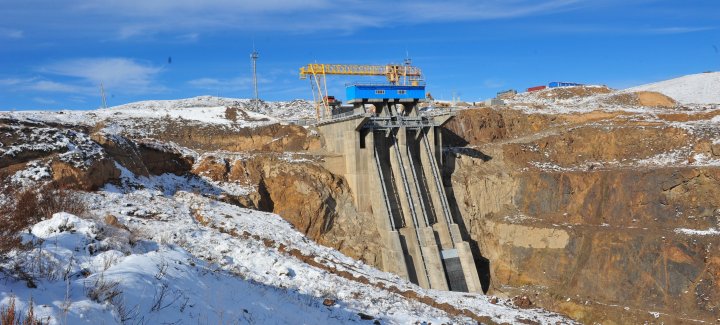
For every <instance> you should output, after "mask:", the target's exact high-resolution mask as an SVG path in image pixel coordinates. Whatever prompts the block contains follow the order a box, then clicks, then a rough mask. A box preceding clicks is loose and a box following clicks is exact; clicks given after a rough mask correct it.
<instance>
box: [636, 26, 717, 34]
mask: <svg viewBox="0 0 720 325" xmlns="http://www.w3.org/2000/svg"><path fill="white" fill-rule="evenodd" d="M715 29H717V28H715V27H662V28H649V29H645V30H642V31H644V32H646V33H650V34H686V33H695V32H704V31H709V30H715Z"/></svg>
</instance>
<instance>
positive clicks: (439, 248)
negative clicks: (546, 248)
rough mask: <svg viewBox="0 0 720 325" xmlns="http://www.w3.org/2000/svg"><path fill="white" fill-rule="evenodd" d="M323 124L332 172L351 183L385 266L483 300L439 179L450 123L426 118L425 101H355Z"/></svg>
mask: <svg viewBox="0 0 720 325" xmlns="http://www.w3.org/2000/svg"><path fill="white" fill-rule="evenodd" d="M349 103H350V104H353V106H352V107H348V108H347V109H345V110H343V111H342V112H338V113H336V114H334V115H333V116H332V118H327V119H324V120H321V121H319V122H318V124H317V127H318V129H319V130H320V132H321V133H322V134H323V138H324V139H326V140H325V144H324V145H325V149H326V150H327V151H328V152H329V153H331V154H334V156H331V157H328V158H327V159H326V162H325V164H326V167H327V168H328V169H330V170H332V171H333V172H335V173H337V174H339V175H343V176H345V178H346V179H347V181H348V183H349V186H350V188H351V190H352V192H353V199H354V200H355V204H356V206H357V208H358V210H359V211H360V212H361V213H367V214H370V215H372V219H373V220H375V224H374V225H367V226H368V227H377V229H378V230H379V233H380V234H381V238H379V240H381V241H382V246H383V248H384V249H383V252H382V265H381V268H382V269H383V270H385V271H388V272H392V273H395V274H398V275H399V276H401V277H403V278H405V279H407V280H409V281H412V282H414V283H416V284H418V285H420V286H422V287H424V288H431V289H437V290H452V291H464V292H482V287H481V282H480V279H479V276H478V270H477V267H476V262H475V259H474V257H473V253H472V252H471V249H470V245H469V243H468V242H466V241H464V240H463V238H462V236H461V232H460V228H459V226H458V224H456V223H455V221H454V220H455V217H457V216H453V213H452V211H453V209H452V208H451V206H450V203H449V202H448V197H447V193H446V191H445V187H444V185H443V182H442V178H441V174H440V166H439V163H441V159H439V158H440V157H441V156H440V154H441V150H442V136H441V134H440V132H439V130H438V128H439V127H440V126H441V125H443V124H444V123H445V122H447V121H448V120H449V119H450V118H452V115H450V114H447V113H446V114H435V115H423V114H420V113H419V112H418V109H417V104H418V103H419V99H417V98H414V99H398V98H395V99H392V98H391V99H387V98H385V99H372V98H371V99H367V98H366V99H354V100H352V101H350V102H349Z"/></svg>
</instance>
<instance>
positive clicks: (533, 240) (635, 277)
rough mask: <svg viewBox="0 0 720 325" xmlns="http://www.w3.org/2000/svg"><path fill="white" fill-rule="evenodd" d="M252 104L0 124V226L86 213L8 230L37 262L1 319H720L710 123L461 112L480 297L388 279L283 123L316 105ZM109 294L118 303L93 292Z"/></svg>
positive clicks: (364, 231)
mask: <svg viewBox="0 0 720 325" xmlns="http://www.w3.org/2000/svg"><path fill="white" fill-rule="evenodd" d="M691 102H695V101H691ZM250 104H251V102H250V101H248V100H238V99H223V98H215V97H197V98H190V99H181V100H175V101H148V102H140V103H132V104H128V105H123V106H121V107H114V108H111V109H107V110H94V111H60V112H0V132H2V134H4V135H5V136H4V137H1V138H0V180H2V183H0V184H2V189H3V191H1V192H0V193H1V194H0V201H2V203H3V204H2V205H0V206H3V207H11V208H12V207H18V206H20V205H19V204H18V202H27V201H28V200H30V199H32V198H33V197H35V200H38V202H40V204H39V205H40V206H50V207H58V206H60V207H65V208H67V207H68V205H67V204H66V205H65V206H63V205H62V204H57V202H56V203H53V202H54V201H52V200H50V201H48V199H47V198H48V197H56V196H57V197H65V196H67V195H68V194H67V193H71V194H72V195H73V197H76V198H77V200H79V201H80V202H79V206H83V207H85V209H84V211H75V210H74V209H72V208H69V209H68V210H70V211H66V212H67V213H60V214H54V213H56V212H61V211H62V210H63V209H60V210H58V211H48V210H49V209H40V211H30V212H32V213H30V214H31V215H33V216H34V217H33V218H29V219H28V220H29V221H28V222H27V224H22V225H20V227H14V228H13V227H9V228H3V229H11V228H12V229H17V233H16V234H18V233H19V234H21V235H22V240H23V242H25V243H32V245H30V246H29V247H16V248H24V249H16V250H15V251H13V252H12V253H9V254H7V255H5V256H4V257H5V259H3V260H2V265H1V266H0V267H1V268H2V272H3V273H2V274H3V276H4V277H5V278H4V280H3V281H4V282H1V283H0V288H1V289H2V290H0V292H1V293H0V299H2V300H1V301H0V304H2V305H3V306H7V305H8V304H9V301H10V299H11V297H13V296H14V297H16V300H17V308H18V309H19V310H20V309H22V310H27V307H28V305H27V302H28V301H29V299H30V297H32V299H33V301H34V302H35V308H34V310H35V312H36V313H37V315H44V316H51V317H54V318H53V319H55V320H56V323H64V321H62V320H63V319H65V318H67V319H71V320H73V322H86V323H96V322H105V323H118V322H121V321H122V320H123V319H126V318H127V317H130V318H132V319H133V320H137V321H136V323H137V322H143V321H144V322H146V323H161V322H168V323H173V322H175V323H178V320H179V321H180V322H182V323H218V322H221V323H222V322H224V323H233V322H238V323H287V322H289V321H291V320H295V319H297V318H301V319H307V322H308V323H321V324H322V323H356V322H368V323H373V322H375V321H377V322H378V323H381V324H405V323H414V322H421V323H422V322H432V323H474V322H478V321H479V322H481V323H489V324H492V323H503V322H507V323H534V322H537V323H541V324H554V323H556V322H559V323H573V322H575V321H577V322H582V323H616V324H637V323H650V324H654V323H666V324H670V323H672V324H685V323H687V324H702V323H711V322H714V321H715V320H716V319H718V318H720V306H718V305H717V303H716V302H717V301H719V300H718V299H720V255H718V252H719V251H718V250H717V249H716V248H717V246H718V245H720V236H719V235H718V234H719V233H720V231H719V230H720V212H719V211H718V209H717V207H718V206H720V186H718V184H720V183H719V182H718V180H720V124H718V123H720V117H719V116H720V109H718V107H717V106H714V105H703V104H683V103H682V102H676V101H675V99H674V98H671V97H668V96H666V95H664V94H661V93H659V92H653V91H645V90H638V91H629V90H621V91H617V90H613V89H609V88H607V87H604V86H584V87H567V88H559V89H547V90H542V91H538V92H533V93H522V94H518V95H517V96H515V97H514V98H512V99H510V100H507V101H506V104H505V105H502V106H494V107H472V108H463V109H458V110H455V111H454V112H453V114H454V117H453V119H451V120H450V121H448V123H446V124H445V125H443V127H442V141H443V145H444V150H443V152H442V166H441V173H442V175H441V177H442V178H443V179H442V181H443V184H444V185H445V188H446V191H447V193H448V194H447V195H448V201H449V204H450V205H451V208H452V209H453V211H454V213H453V215H454V216H457V223H458V225H459V228H460V231H461V234H462V237H463V239H465V238H467V240H468V241H469V242H471V243H472V245H474V247H475V248H476V252H474V253H473V254H475V255H474V257H475V258H476V263H477V265H479V266H480V267H479V268H478V274H482V281H483V285H485V287H484V288H483V289H484V290H487V292H486V295H479V294H467V293H456V292H440V291H436V290H424V289H422V288H420V287H418V286H416V285H414V284H412V283H409V282H407V281H404V280H402V279H400V278H399V277H398V276H396V275H393V274H389V273H384V272H380V271H378V269H376V268H375V267H378V268H380V267H382V265H383V255H382V254H383V249H385V247H383V244H382V243H381V241H379V240H377V239H378V238H379V237H380V233H379V230H378V228H377V227H376V226H375V220H374V219H373V217H372V215H371V214H370V213H363V212H361V211H359V209H358V208H357V206H356V205H355V202H356V201H355V199H354V196H355V195H357V193H353V191H352V190H351V187H350V185H349V181H348V179H346V178H345V177H344V176H343V175H342V171H340V172H338V168H337V161H338V160H339V159H341V158H342V157H338V155H336V154H330V153H328V152H326V151H325V150H324V149H323V146H324V144H325V143H327V141H328V139H327V138H324V137H323V135H322V134H321V132H319V131H318V129H316V128H314V127H303V126H298V125H294V124H293V123H291V122H292V121H291V120H295V119H297V118H302V117H306V116H312V114H313V109H312V106H311V105H309V104H308V103H307V102H298V101H295V102H282V103H272V102H265V103H262V107H264V108H262V109H261V110H257V109H256V108H255V105H254V104H253V105H250ZM434 113H438V112H434ZM55 188H58V189H59V190H56V189H55ZM13 189H14V190H13ZM24 190H30V192H29V193H30V194H27V193H28V192H27V191H24ZM48 191H49V192H48ZM63 191H65V192H63ZM33 193H34V194H33ZM63 193H65V194H64V195H61V194H63ZM33 195H35V196H33ZM23 200H24V201H23ZM30 201H32V200H30ZM43 202H50V203H52V204H46V203H43ZM69 202H70V203H72V202H75V201H72V200H70V201H69ZM76 203H77V202H76ZM0 210H1V209H0ZM16 210H17V211H20V212H23V211H26V210H25V209H16ZM56 210H57V209H56ZM0 212H3V213H5V212H6V211H5V210H2V211H0ZM51 212H52V213H51ZM13 213H15V212H13ZM23 213H25V214H28V212H23ZM7 215H14V214H6V216H7ZM30 219H31V220H30ZM6 220H7V219H6ZM10 220H12V219H10ZM6 224H8V225H12V224H11V223H6ZM16 226H17V225H16ZM28 229H30V230H28ZM0 235H3V233H2V232H0ZM0 249H2V245H0ZM48 270H54V271H52V272H49V271H48ZM57 270H61V271H57ZM62 270H67V271H62ZM161 270H164V271H162V272H161ZM101 280H102V281H101ZM103 283H106V284H107V285H105V286H100V287H101V288H104V287H108V286H109V287H110V289H113V290H110V292H111V293H112V292H120V293H117V294H112V295H110V296H108V295H98V294H96V292H95V291H93V290H89V289H88V288H89V287H90V288H92V287H97V286H98V285H99V284H103ZM30 284H32V285H30ZM29 285H30V286H35V287H36V288H29V287H28V286H29ZM115 289H116V290H115ZM106 291H107V290H106ZM68 292H69V293H68ZM163 292H164V293H163ZM235 292H243V293H244V294H242V295H238V294H234V293H235ZM215 293H217V294H215ZM66 297H67V298H66ZM158 297H162V298H158ZM120 298H122V299H120ZM326 299H327V300H326ZM158 301H159V303H158ZM128 302H130V303H128ZM66 306H70V307H66ZM143 306H145V307H143ZM191 306H192V307H191ZM528 307H529V308H528ZM285 311H287V312H285ZM555 313H559V314H555ZM123 315H124V316H123ZM298 315H300V316H298ZM173 317H178V318H173ZM370 318H372V319H370ZM126 320H127V319H126ZM71 323H72V322H71ZM130 323H132V322H130Z"/></svg>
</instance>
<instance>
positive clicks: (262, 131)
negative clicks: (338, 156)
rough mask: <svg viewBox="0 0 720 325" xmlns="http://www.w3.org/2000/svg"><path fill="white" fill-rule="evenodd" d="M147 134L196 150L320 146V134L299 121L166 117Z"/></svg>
mask: <svg viewBox="0 0 720 325" xmlns="http://www.w3.org/2000/svg"><path fill="white" fill-rule="evenodd" d="M149 132H150V133H149V134H148V136H151V137H153V138H157V139H162V140H163V141H172V142H175V143H177V144H179V145H181V146H184V147H188V148H191V149H195V150H207V151H213V150H227V151H235V152H243V151H272V152H284V151H303V150H316V149H319V148H320V138H319V136H317V135H313V134H311V133H310V131H308V130H307V129H305V128H303V127H301V126H297V125H282V124H271V125H267V126H258V127H249V128H236V127H229V126H219V125H204V124H192V123H190V124H189V123H186V122H183V121H180V120H167V121H164V122H163V123H162V125H157V126H154V127H153V128H151V129H149Z"/></svg>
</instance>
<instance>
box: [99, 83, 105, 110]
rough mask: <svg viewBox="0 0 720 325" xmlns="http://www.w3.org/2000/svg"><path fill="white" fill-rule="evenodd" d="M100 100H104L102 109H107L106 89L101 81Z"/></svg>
mask: <svg viewBox="0 0 720 325" xmlns="http://www.w3.org/2000/svg"><path fill="white" fill-rule="evenodd" d="M100 99H101V100H102V102H101V104H100V105H101V107H102V108H107V100H106V99H105V87H103V83H102V81H100Z"/></svg>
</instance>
